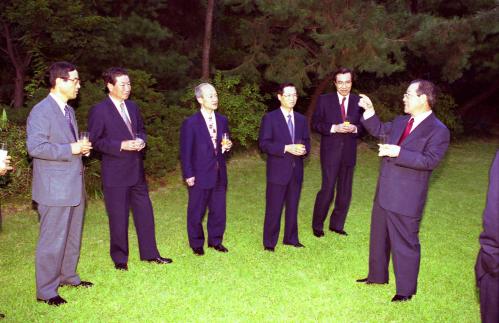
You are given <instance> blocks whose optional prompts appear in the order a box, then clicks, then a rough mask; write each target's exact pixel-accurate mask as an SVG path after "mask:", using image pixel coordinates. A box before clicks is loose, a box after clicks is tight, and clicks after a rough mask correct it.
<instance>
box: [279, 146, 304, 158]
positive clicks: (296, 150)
mask: <svg viewBox="0 0 499 323" xmlns="http://www.w3.org/2000/svg"><path fill="white" fill-rule="evenodd" d="M284 152H287V153H290V154H292V155H295V156H303V155H305V154H306V153H307V149H306V148H305V145H302V144H293V145H286V146H284Z"/></svg>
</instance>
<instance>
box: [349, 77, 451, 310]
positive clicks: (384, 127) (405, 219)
mask: <svg viewBox="0 0 499 323" xmlns="http://www.w3.org/2000/svg"><path fill="white" fill-rule="evenodd" d="M403 101H404V112H405V113H406V114H408V115H406V116H400V117H397V118H395V119H394V120H393V121H391V122H386V123H382V122H381V121H380V120H379V118H378V117H377V116H376V115H375V112H374V107H373V105H372V103H371V100H370V99H369V98H368V97H367V96H365V95H361V99H360V102H359V105H360V106H361V107H363V108H364V109H365V112H364V114H363V117H362V123H363V125H364V127H365V128H366V129H367V131H369V133H370V134H371V135H373V136H374V137H377V138H378V137H380V136H381V135H386V136H387V143H386V144H380V145H379V153H378V156H380V157H383V158H382V160H381V167H380V173H379V177H378V184H377V188H376V194H375V198H374V205H373V209H372V215H371V235H370V242H369V274H368V276H367V278H363V279H359V280H357V282H359V283H367V284H387V283H388V264H389V260H390V253H391V254H392V259H393V270H394V272H395V280H396V287H397V292H396V295H395V296H394V297H393V298H392V302H400V301H408V300H410V299H411V298H412V296H413V295H415V294H416V289H417V280H418V273H419V263H420V253H421V252H420V244H419V236H418V233H419V224H420V222H421V218H422V215H423V209H424V206H425V203H426V196H427V193H428V182H429V180H430V175H431V173H432V171H433V169H435V168H436V167H437V165H438V164H439V163H440V161H441V160H442V158H443V157H444V155H445V152H446V151H447V148H448V146H449V140H450V134H449V130H448V129H447V127H446V126H445V125H444V124H443V123H442V122H441V121H440V120H439V119H437V117H436V116H435V114H434V113H433V111H432V108H434V106H435V101H436V89H435V86H434V84H433V83H431V82H430V81H426V80H415V81H412V82H411V84H410V85H409V87H408V88H407V91H406V93H405V94H404V99H403Z"/></svg>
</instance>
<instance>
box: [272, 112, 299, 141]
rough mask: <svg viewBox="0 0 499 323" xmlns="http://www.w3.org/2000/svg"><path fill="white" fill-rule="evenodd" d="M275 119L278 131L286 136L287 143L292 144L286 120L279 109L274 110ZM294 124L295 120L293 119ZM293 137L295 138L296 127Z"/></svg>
mask: <svg viewBox="0 0 499 323" xmlns="http://www.w3.org/2000/svg"><path fill="white" fill-rule="evenodd" d="M276 118H277V125H278V127H279V128H280V131H281V132H282V133H286V134H287V138H288V143H290V144H292V143H293V138H291V134H290V133H289V128H288V120H286V117H284V114H283V113H282V110H281V108H279V109H277V110H276ZM295 122H296V119H295ZM295 137H296V125H295Z"/></svg>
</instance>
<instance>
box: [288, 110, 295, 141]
mask: <svg viewBox="0 0 499 323" xmlns="http://www.w3.org/2000/svg"><path fill="white" fill-rule="evenodd" d="M288 129H289V135H290V136H291V141H292V142H293V143H294V142H295V127H294V126H293V121H292V120H291V113H290V114H288Z"/></svg>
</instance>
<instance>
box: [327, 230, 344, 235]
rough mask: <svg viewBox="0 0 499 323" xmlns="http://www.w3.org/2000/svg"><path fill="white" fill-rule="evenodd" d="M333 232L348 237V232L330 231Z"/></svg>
mask: <svg viewBox="0 0 499 323" xmlns="http://www.w3.org/2000/svg"><path fill="white" fill-rule="evenodd" d="M329 230H330V231H331V232H335V233H337V234H341V235H342V236H347V235H348V233H346V231H344V230H335V229H329Z"/></svg>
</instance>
